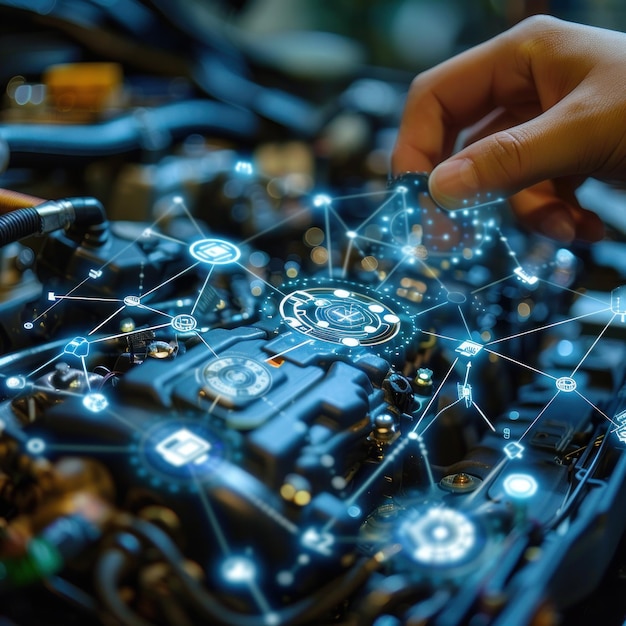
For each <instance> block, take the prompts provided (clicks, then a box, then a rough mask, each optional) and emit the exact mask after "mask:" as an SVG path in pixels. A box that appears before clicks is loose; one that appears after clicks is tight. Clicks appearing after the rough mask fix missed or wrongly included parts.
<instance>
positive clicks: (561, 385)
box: [554, 376, 576, 393]
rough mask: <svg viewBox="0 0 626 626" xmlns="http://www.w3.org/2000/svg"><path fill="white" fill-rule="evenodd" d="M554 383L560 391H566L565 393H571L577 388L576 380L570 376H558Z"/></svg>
mask: <svg viewBox="0 0 626 626" xmlns="http://www.w3.org/2000/svg"><path fill="white" fill-rule="evenodd" d="M554 384H555V385H556V388H557V389H558V390H559V391H564V392H565V393H571V392H572V391H575V390H576V381H575V380H574V379H573V378H570V377H569V376H561V378H557V380H556V381H555V383H554Z"/></svg>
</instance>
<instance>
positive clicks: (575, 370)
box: [570, 313, 617, 378]
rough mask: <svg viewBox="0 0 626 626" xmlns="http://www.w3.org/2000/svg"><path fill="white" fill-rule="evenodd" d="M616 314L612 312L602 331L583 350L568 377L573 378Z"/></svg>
mask: <svg viewBox="0 0 626 626" xmlns="http://www.w3.org/2000/svg"><path fill="white" fill-rule="evenodd" d="M616 316H617V313H613V316H612V317H611V319H610V320H609V321H608V322H607V324H606V326H605V327H604V328H603V329H602V332H601V333H600V334H599V335H598V336H597V337H596V340H595V341H594V342H593V343H592V344H591V346H589V350H587V352H585V356H583V358H582V359H580V362H579V363H578V365H577V366H576V367H575V368H574V371H573V372H572V373H571V374H570V378H573V377H574V374H575V373H576V372H577V371H578V370H579V369H580V366H581V365H582V364H583V362H584V360H585V359H586V358H587V357H588V356H589V353H590V352H591V351H592V350H593V349H594V348H595V346H596V344H597V343H598V341H600V339H601V338H602V335H604V333H605V331H606V329H607V328H608V327H609V326H610V325H611V322H612V321H613V320H614V319H615V317H616Z"/></svg>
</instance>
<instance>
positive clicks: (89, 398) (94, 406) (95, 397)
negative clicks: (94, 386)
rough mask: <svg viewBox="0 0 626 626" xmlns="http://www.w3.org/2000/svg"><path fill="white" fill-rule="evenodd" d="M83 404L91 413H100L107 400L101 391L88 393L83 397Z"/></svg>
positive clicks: (105, 406) (106, 405) (107, 402)
mask: <svg viewBox="0 0 626 626" xmlns="http://www.w3.org/2000/svg"><path fill="white" fill-rule="evenodd" d="M83 406H84V407H85V408H86V409H87V410H88V411H91V412H92V413H100V412H101V411H104V409H106V408H107V407H108V406H109V401H108V400H107V399H106V396H103V395H102V394H101V393H88V394H87V395H86V396H85V397H84V398H83Z"/></svg>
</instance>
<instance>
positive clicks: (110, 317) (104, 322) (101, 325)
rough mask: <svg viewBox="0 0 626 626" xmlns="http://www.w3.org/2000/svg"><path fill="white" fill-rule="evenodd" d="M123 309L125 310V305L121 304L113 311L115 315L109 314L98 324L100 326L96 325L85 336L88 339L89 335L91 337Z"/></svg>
mask: <svg viewBox="0 0 626 626" xmlns="http://www.w3.org/2000/svg"><path fill="white" fill-rule="evenodd" d="M125 308H126V305H125V304H123V305H122V306H121V307H120V308H119V309H118V310H117V311H115V313H111V315H109V317H107V318H106V319H105V320H104V321H103V322H100V324H98V325H97V326H96V327H95V328H93V329H92V330H90V331H89V332H88V333H87V336H88V337H89V335H93V334H94V333H95V332H96V331H97V330H99V329H100V328H102V327H103V326H104V325H105V324H106V323H107V322H108V321H110V320H112V319H113V318H114V317H115V316H116V315H117V314H118V313H119V312H120V311H123V310H124V309H125Z"/></svg>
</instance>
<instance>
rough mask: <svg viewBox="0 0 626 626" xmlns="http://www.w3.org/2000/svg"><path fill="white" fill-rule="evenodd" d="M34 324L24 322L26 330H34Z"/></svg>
mask: <svg viewBox="0 0 626 626" xmlns="http://www.w3.org/2000/svg"><path fill="white" fill-rule="evenodd" d="M33 327H34V324H33V323H32V322H24V330H32V329H33Z"/></svg>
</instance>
